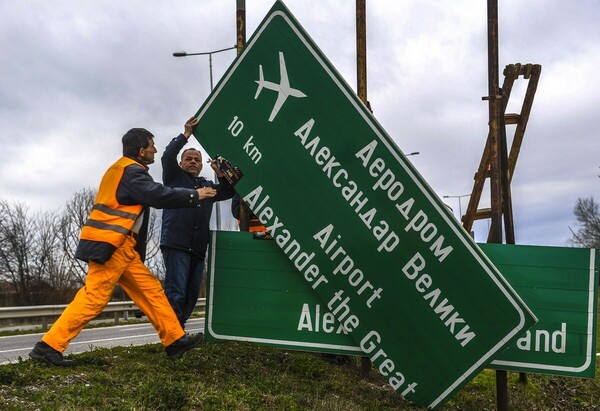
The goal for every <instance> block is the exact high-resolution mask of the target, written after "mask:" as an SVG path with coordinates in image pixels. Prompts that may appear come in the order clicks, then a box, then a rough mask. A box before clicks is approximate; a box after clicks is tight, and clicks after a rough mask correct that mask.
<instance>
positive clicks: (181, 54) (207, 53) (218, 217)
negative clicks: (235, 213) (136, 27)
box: [173, 46, 237, 230]
mask: <svg viewBox="0 0 600 411" xmlns="http://www.w3.org/2000/svg"><path fill="white" fill-rule="evenodd" d="M235 48H237V46H233V47H227V48H225V49H219V50H213V51H205V52H202V53H187V52H185V51H176V52H175V53H173V57H187V56H208V69H209V73H210V91H212V90H213V71H212V55H213V54H217V53H221V52H223V51H227V50H233V49H235ZM216 178H217V173H215V179H216ZM215 213H216V215H215V219H216V220H217V230H220V229H221V204H220V203H219V202H218V201H217V202H215Z"/></svg>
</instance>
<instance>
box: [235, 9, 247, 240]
mask: <svg viewBox="0 0 600 411" xmlns="http://www.w3.org/2000/svg"><path fill="white" fill-rule="evenodd" d="M235 20H236V27H237V36H236V38H237V41H236V47H237V53H238V55H239V54H240V53H241V52H242V49H243V48H244V46H245V45H246V0H236V12H235ZM249 221H250V210H249V209H248V206H247V205H246V203H245V202H244V200H243V199H241V198H240V231H249V229H250V223H249Z"/></svg>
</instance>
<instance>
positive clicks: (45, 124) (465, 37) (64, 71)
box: [0, 0, 600, 246]
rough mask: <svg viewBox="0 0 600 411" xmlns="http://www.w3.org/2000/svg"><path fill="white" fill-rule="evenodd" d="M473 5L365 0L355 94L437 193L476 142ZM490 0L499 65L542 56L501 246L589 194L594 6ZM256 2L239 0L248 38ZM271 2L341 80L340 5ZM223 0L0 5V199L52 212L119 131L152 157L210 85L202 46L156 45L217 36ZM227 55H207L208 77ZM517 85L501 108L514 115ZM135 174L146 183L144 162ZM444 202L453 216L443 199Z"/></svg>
mask: <svg viewBox="0 0 600 411" xmlns="http://www.w3.org/2000/svg"><path fill="white" fill-rule="evenodd" d="M485 3H486V2H485V1H483V0H482V1H478V2H475V1H472V0H463V1H451V2H450V1H438V0H429V1H427V0H402V1H392V0H389V1H384V0H367V52H368V60H367V62H368V97H369V101H370V102H371V105H372V108H373V110H374V114H375V116H376V117H377V119H378V120H379V121H380V122H381V124H382V125H383V126H384V128H385V129H386V130H387V132H388V134H389V135H390V136H392V137H393V138H394V139H395V141H396V143H397V144H398V146H399V147H400V148H401V149H402V150H403V151H404V152H413V151H419V152H420V154H419V155H416V156H412V157H410V158H411V160H412V161H413V163H414V164H415V166H416V167H417V169H418V170H419V171H420V172H421V174H422V175H423V177H424V178H425V179H426V180H427V181H428V182H429V184H430V185H431V186H432V187H433V188H434V190H436V192H437V193H438V194H439V195H440V196H444V195H453V196H456V195H462V194H468V193H470V192H471V190H472V184H473V175H474V173H475V171H476V169H477V167H478V165H479V161H480V159H481V153H482V150H483V147H484V144H485V139H486V137H487V116H488V107H487V103H486V102H484V101H482V100H481V97H482V96H484V95H486V94H487V26H486V22H487V16H486V4H485ZM499 3H500V4H499V13H500V19H499V33H500V36H499V37H500V45H499V50H500V70H501V71H502V69H503V68H504V66H505V65H507V64H511V63H535V64H541V65H542V75H541V80H540V83H539V86H538V90H537V94H536V97H535V101H534V105H533V110H532V113H531V117H530V121H529V125H528V127H527V131H526V133H525V139H524V142H523V146H522V149H521V153H520V156H519V161H518V163H517V167H516V171H515V176H514V179H513V183H512V190H513V206H514V218H515V226H516V235H517V243H520V244H539V245H559V246H562V245H565V244H566V241H567V239H568V238H569V237H570V231H569V226H573V224H574V217H573V212H572V210H573V206H574V204H575V201H576V200H577V198H579V197H589V196H595V198H596V199H599V197H600V196H599V195H598V193H599V188H600V178H598V174H600V168H599V166H600V156H599V154H600V138H598V136H597V135H596V134H597V130H598V129H599V127H598V115H597V113H596V112H597V110H598V107H599V106H600V95H599V93H598V89H600V87H599V85H600V78H599V76H598V75H597V72H598V67H599V66H600V30H598V28H597V24H598V21H600V2H599V1H596V0H580V1H576V2H564V1H559V0H543V1H542V0H538V1H526V2H525V1H521V0H504V1H500V2H499ZM272 4H273V2H272V1H263V0H247V1H246V9H247V11H246V16H247V36H248V38H249V37H250V36H251V35H252V33H253V31H254V29H255V28H256V27H257V26H258V24H259V23H260V21H261V20H262V18H263V17H264V15H265V14H266V13H267V12H268V10H269V9H270V7H271V6H272ZM286 5H287V6H288V8H289V9H290V10H291V11H292V13H294V15H295V16H296V18H297V19H298V20H299V21H300V23H301V24H302V25H303V26H304V28H305V29H306V30H307V31H308V33H309V34H310V35H311V36H312V38H313V39H314V40H315V42H316V43H317V44H318V45H319V47H320V48H321V49H322V51H323V52H324V53H325V55H326V56H327V57H328V58H329V60H330V61H331V62H332V63H333V64H334V66H335V67H336V68H337V69H338V71H339V72H340V73H341V74H342V76H343V77H344V78H345V79H346V81H347V82H348V83H349V84H350V85H351V86H353V87H354V88H355V84H356V63H355V61H356V46H355V14H354V13H355V2H354V1H352V0H346V1H342V0H337V1H331V0H328V1H307V0H288V1H287V2H286ZM235 8H236V1H235V0H212V1H209V0H201V1H199V0H193V1H192V0H179V1H176V2H174V1H166V0H153V1H151V2H149V1H142V0H128V1H121V0H103V1H92V0H78V1H74V0H72V1H60V0H56V1H30V0H20V1H1V2H0V19H1V21H0V55H1V56H2V63H1V65H0V125H1V129H0V130H1V131H0V142H1V144H2V150H0V200H8V201H14V202H22V203H25V204H27V205H29V207H30V209H31V210H32V211H38V210H56V209H59V208H60V207H62V206H63V205H64V204H65V203H66V202H67V201H68V200H69V199H70V198H71V196H72V195H73V193H75V192H76V191H78V190H80V189H82V188H84V187H93V188H95V187H96V186H97V185H98V183H99V180H100V178H101V176H102V174H103V172H104V171H105V170H106V168H107V167H108V166H109V165H110V164H112V162H114V161H115V160H116V159H117V158H118V157H119V156H120V153H121V143H120V137H121V136H122V135H123V134H124V133H125V131H127V130H128V129H130V128H132V127H145V128H147V129H149V130H150V131H152V132H153V133H154V134H155V136H156V138H155V142H156V145H157V146H158V148H159V154H160V152H162V149H164V147H165V146H166V144H167V143H168V142H169V141H170V139H171V138H172V137H174V136H176V135H177V134H178V133H179V132H181V131H182V129H183V123H184V121H185V120H186V119H187V118H188V117H189V116H190V115H192V114H193V113H195V112H196V110H197V109H198V108H199V107H200V105H201V104H202V102H203V101H204V100H205V99H206V97H207V96H208V94H209V92H210V81H209V64H208V57H207V56H196V57H187V58H174V57H172V53H173V52H174V51H179V50H186V51H188V52H202V51H212V50H217V49H222V48H226V47H230V46H233V45H234V44H235V39H236V26H235V11H236V10H235ZM234 58H235V51H227V52H223V53H220V54H215V55H213V76H214V83H215V84H216V83H217V81H218V79H219V78H220V77H221V75H222V74H223V73H224V72H225V70H226V68H227V67H228V65H229V64H230V63H231V62H232V61H233V59H234ZM500 81H501V82H502V78H501V79H500ZM519 84H522V85H526V81H524V80H522V79H519V80H518V82H517V83H516V84H515V89H514V91H513V96H512V98H511V104H512V105H511V104H509V109H508V111H509V112H511V111H512V112H516V111H519V107H520V104H521V96H522V95H523V92H524V89H520V88H519ZM516 103H518V105H517V104H516ZM512 133H513V129H512V128H510V127H509V128H508V135H509V136H512ZM509 143H510V142H509ZM194 144H195V146H197V147H199V145H198V144H197V142H194ZM151 173H152V175H153V176H154V178H155V179H157V180H159V181H160V178H161V177H160V176H161V167H160V162H159V163H157V164H154V165H153V166H151ZM467 202H468V198H466V197H465V198H462V200H461V205H462V211H463V212H464V209H465V208H466V205H467ZM447 203H448V205H449V206H450V207H452V208H453V209H454V211H455V214H456V215H458V211H459V201H458V200H457V199H447ZM487 205H489V190H487V189H486V191H485V192H484V195H483V197H482V202H481V204H480V207H485V206H487ZM481 224H484V223H478V225H476V228H477V229H476V240H477V241H485V234H484V229H486V228H487V227H483V226H481Z"/></svg>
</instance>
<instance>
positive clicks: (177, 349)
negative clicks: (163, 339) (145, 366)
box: [165, 333, 204, 360]
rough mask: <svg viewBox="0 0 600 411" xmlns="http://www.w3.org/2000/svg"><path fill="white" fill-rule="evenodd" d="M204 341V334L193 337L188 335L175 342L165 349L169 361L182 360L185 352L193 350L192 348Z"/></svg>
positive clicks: (193, 335)
mask: <svg viewBox="0 0 600 411" xmlns="http://www.w3.org/2000/svg"><path fill="white" fill-rule="evenodd" d="M202 341H204V334H203V333H198V334H192V335H188V334H186V335H184V336H183V337H181V338H180V339H178V340H177V341H175V342H174V343H173V344H171V345H169V346H168V347H166V348H165V350H166V351H167V358H168V359H169V360H176V359H178V358H181V356H182V355H183V353H184V352H186V351H188V350H191V349H192V348H194V347H195V346H197V345H198V344H200V343H201V342H202Z"/></svg>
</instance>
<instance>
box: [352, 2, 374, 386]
mask: <svg viewBox="0 0 600 411" xmlns="http://www.w3.org/2000/svg"><path fill="white" fill-rule="evenodd" d="M366 15H367V13H366V0H356V94H357V95H358V98H360V99H361V101H362V102H363V103H364V104H365V105H366V106H367V107H369V104H368V102H367V18H366ZM370 370H371V361H370V360H369V358H368V357H361V373H362V375H363V376H366V375H368V374H369V371H370Z"/></svg>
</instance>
